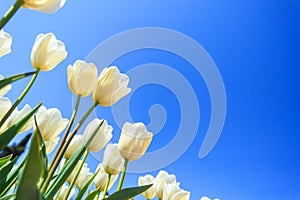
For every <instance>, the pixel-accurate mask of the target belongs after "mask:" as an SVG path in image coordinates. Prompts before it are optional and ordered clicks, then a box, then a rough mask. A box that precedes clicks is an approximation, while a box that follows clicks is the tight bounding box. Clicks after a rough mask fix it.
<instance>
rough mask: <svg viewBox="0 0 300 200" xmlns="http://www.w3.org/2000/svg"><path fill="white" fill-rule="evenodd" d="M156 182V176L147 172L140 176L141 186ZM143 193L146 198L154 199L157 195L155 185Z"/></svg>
mask: <svg viewBox="0 0 300 200" xmlns="http://www.w3.org/2000/svg"><path fill="white" fill-rule="evenodd" d="M153 183H154V177H153V176H152V175H150V174H147V175H146V176H141V177H139V186H143V185H149V184H153ZM142 195H143V196H144V197H145V198H146V199H153V198H154V197H155V188H154V186H151V187H150V188H149V189H148V190H146V191H145V192H143V193H142Z"/></svg>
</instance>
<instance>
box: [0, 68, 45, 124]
mask: <svg viewBox="0 0 300 200" xmlns="http://www.w3.org/2000/svg"><path fill="white" fill-rule="evenodd" d="M39 72H40V70H39V69H37V70H36V71H35V74H34V75H33V76H32V77H31V80H30V82H29V83H28V85H27V86H26V88H25V89H24V90H23V92H22V94H21V95H20V96H19V97H18V99H17V100H16V102H15V103H14V104H13V105H12V107H11V108H10V109H9V110H8V111H7V112H6V114H5V115H4V117H3V118H2V119H1V121H0V128H1V127H2V125H3V124H4V122H5V121H6V120H7V119H8V117H9V116H10V115H11V113H12V112H13V111H14V110H15V109H16V107H17V106H18V105H19V104H20V103H21V101H22V100H23V99H24V97H25V96H26V94H27V93H28V91H29V90H30V88H31V86H32V85H33V83H34V81H35V79H36V77H37V76H38V74H39Z"/></svg>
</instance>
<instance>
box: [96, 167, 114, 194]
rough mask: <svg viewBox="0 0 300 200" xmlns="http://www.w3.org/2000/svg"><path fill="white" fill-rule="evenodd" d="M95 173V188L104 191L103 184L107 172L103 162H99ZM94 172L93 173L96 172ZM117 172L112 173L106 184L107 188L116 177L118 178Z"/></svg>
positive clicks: (112, 183)
mask: <svg viewBox="0 0 300 200" xmlns="http://www.w3.org/2000/svg"><path fill="white" fill-rule="evenodd" d="M96 172H98V173H97V175H96V177H95V179H94V184H95V186H96V189H98V190H100V191H101V192H103V191H104V189H105V185H106V182H107V179H108V174H107V173H106V172H105V170H104V167H103V164H102V163H100V164H99V165H98V167H97V169H96ZM96 172H95V173H96ZM118 176H119V174H116V175H112V176H111V177H110V182H109V185H108V190H109V189H110V188H111V187H112V186H113V185H114V183H115V182H116V180H117V178H118Z"/></svg>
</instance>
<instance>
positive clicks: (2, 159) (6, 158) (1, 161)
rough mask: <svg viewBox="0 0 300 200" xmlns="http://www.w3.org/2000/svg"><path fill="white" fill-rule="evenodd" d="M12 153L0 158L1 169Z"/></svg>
mask: <svg viewBox="0 0 300 200" xmlns="http://www.w3.org/2000/svg"><path fill="white" fill-rule="evenodd" d="M11 157H12V155H8V156H5V157H3V158H0V169H1V167H3V166H4V165H5V164H6V163H7V162H8V161H10V159H11Z"/></svg>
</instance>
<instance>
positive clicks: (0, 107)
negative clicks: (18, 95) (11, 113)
mask: <svg viewBox="0 0 300 200" xmlns="http://www.w3.org/2000/svg"><path fill="white" fill-rule="evenodd" d="M11 106H12V103H11V101H10V100H9V98H6V97H0V120H2V118H3V117H4V115H5V114H6V113H7V111H8V110H9V109H10V108H11ZM7 123H8V120H6V121H5V122H4V124H3V125H2V127H1V128H0V135H1V134H2V133H3V132H4V131H5V130H6V129H7Z"/></svg>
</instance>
